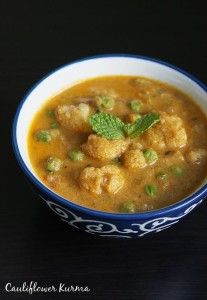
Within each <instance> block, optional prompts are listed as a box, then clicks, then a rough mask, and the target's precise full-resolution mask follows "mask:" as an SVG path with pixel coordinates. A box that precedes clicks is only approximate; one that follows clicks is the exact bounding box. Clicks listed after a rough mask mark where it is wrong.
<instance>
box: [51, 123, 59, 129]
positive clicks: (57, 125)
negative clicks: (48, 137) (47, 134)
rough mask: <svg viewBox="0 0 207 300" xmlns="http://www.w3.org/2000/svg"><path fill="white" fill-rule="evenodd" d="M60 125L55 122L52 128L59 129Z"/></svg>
mask: <svg viewBox="0 0 207 300" xmlns="http://www.w3.org/2000/svg"><path fill="white" fill-rule="evenodd" d="M58 127H59V124H58V123H57V122H54V123H52V124H51V125H50V128H52V129H54V128H58Z"/></svg>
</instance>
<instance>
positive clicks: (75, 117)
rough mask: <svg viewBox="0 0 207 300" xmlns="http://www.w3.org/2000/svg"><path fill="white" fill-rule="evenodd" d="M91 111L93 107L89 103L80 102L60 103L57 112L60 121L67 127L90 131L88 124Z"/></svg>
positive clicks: (78, 130) (79, 130) (74, 129)
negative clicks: (71, 103)
mask: <svg viewBox="0 0 207 300" xmlns="http://www.w3.org/2000/svg"><path fill="white" fill-rule="evenodd" d="M90 112H91V108H90V106H89V105H88V104H86V103H80V104H77V105H68V104H62V105H58V107H57V109H56V112H55V113H56V118H57V120H58V122H59V123H60V124H61V125H62V126H63V127H65V128H66V129H69V130H73V131H76V132H85V133H88V132H90V131H91V129H90V126H89V124H88V117H89V115H90Z"/></svg>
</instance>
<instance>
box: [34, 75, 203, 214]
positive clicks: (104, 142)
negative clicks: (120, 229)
mask: <svg viewBox="0 0 207 300" xmlns="http://www.w3.org/2000/svg"><path fill="white" fill-rule="evenodd" d="M206 132H207V119H206V116H205V115H204V113H203V112H202V111H201V109H200V107H199V106H198V105H196V103H195V102H194V101H193V99H191V98H190V97H189V96H188V95H186V94H184V93H182V92H181V91H179V90H177V89H176V88H174V87H172V86H169V85H167V84H165V83H162V82H158V81H155V80H152V79H149V78H144V77H134V76H108V77H98V78H93V79H89V80H86V81H84V82H81V83H78V84H76V85H74V86H72V87H70V88H68V89H67V90H65V91H63V92H61V93H60V94H58V95H56V96H54V97H53V98H51V99H49V100H47V101H46V102H45V105H44V106H43V107H42V108H41V110H40V111H39V112H37V114H36V115H35V116H34V119H33V121H32V123H31V126H30V130H29V134H28V151H29V156H30V160H31V164H32V166H33V169H34V171H35V172H36V174H37V176H38V177H39V178H40V180H41V181H42V182H43V183H44V184H45V185H47V186H48V187H49V188H50V189H52V190H54V191H55V192H56V193H57V194H59V195H61V196H62V197H64V198H66V199H69V200H71V201H73V202H75V203H77V204H79V205H82V206H86V207H89V208H92V209H96V210H99V211H106V212H115V213H135V212H144V211H149V210H154V209H159V208H163V207H166V206H168V205H171V204H173V203H175V202H177V201H179V200H181V199H183V198H185V197H187V196H189V195H190V194H191V193H193V192H194V191H195V190H196V189H197V188H198V187H199V186H200V185H201V184H202V182H203V181H204V179H205V177H206V168H207V139H206Z"/></svg>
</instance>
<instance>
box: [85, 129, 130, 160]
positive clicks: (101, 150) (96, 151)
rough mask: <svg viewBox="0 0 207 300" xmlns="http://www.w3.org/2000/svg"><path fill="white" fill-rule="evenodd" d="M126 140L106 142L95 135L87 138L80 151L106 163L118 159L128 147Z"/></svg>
mask: <svg viewBox="0 0 207 300" xmlns="http://www.w3.org/2000/svg"><path fill="white" fill-rule="evenodd" d="M129 143H130V142H129V140H128V139H120V140H107V139H106V138H103V137H100V136H98V135H95V134H91V135H89V137H88V141H87V143H86V144H84V145H82V149H83V151H84V152H86V153H87V154H88V155H90V156H92V157H93V158H96V159H99V160H102V161H107V160H112V159H114V158H116V157H119V156H120V155H121V154H122V153H124V152H125V151H126V149H127V147H128V145H129Z"/></svg>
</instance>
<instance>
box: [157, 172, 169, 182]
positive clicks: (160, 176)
mask: <svg viewBox="0 0 207 300" xmlns="http://www.w3.org/2000/svg"><path fill="white" fill-rule="evenodd" d="M155 176H156V178H157V179H160V180H164V179H166V178H167V173H166V172H165V171H160V172H158V173H157V174H156V175H155Z"/></svg>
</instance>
